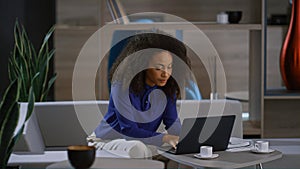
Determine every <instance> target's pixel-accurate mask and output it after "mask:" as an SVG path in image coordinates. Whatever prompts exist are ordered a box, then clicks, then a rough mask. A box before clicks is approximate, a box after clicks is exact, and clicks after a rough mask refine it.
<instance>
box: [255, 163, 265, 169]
mask: <svg viewBox="0 0 300 169" xmlns="http://www.w3.org/2000/svg"><path fill="white" fill-rule="evenodd" d="M255 168H256V169H263V166H262V163H259V164H256V167H255Z"/></svg>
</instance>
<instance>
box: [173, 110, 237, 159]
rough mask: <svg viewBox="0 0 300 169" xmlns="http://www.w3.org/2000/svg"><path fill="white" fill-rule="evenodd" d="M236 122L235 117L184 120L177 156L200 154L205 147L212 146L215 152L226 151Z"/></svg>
mask: <svg viewBox="0 0 300 169" xmlns="http://www.w3.org/2000/svg"><path fill="white" fill-rule="evenodd" d="M234 120H235V116H234V115H228V116H214V117H213V116H211V117H198V118H186V119H184V120H183V124H182V130H181V133H180V136H179V137H180V140H179V143H178V145H177V150H176V154H187V153H199V149H200V147H201V146H203V145H207V146H212V147H213V151H222V150H225V149H226V148H227V146H228V143H229V139H230V135H231V132H232V128H233V124H234Z"/></svg>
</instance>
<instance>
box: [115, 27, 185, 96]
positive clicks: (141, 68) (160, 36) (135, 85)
mask: <svg viewBox="0 0 300 169" xmlns="http://www.w3.org/2000/svg"><path fill="white" fill-rule="evenodd" d="M124 40H126V41H128V43H127V45H126V46H125V48H124V49H123V50H122V52H121V53H120V55H119V56H118V57H117V59H116V61H115V62H114V64H113V65H112V68H111V69H110V72H109V79H110V81H111V83H112V84H113V82H116V81H121V82H122V83H124V82H125V83H127V86H130V87H129V90H130V91H131V92H133V93H134V94H139V93H141V92H142V91H143V90H144V87H145V73H146V70H147V66H148V63H149V60H150V59H151V57H152V56H153V55H154V54H155V53H158V52H160V51H168V52H170V53H171V55H172V58H173V66H172V67H173V72H172V74H171V77H170V78H169V79H168V81H167V83H166V85H165V86H162V87H161V89H162V90H163V91H164V92H165V94H166V95H167V96H168V97H171V98H173V97H174V95H176V97H177V98H178V97H180V88H179V86H180V85H179V83H184V79H185V78H186V77H188V73H187V71H184V69H182V66H180V62H182V63H181V65H182V64H184V65H186V66H187V68H188V69H189V70H190V69H191V62H190V59H189V57H188V56H187V49H186V46H185V44H184V43H183V42H181V41H180V40H178V39H176V38H174V37H172V36H170V35H167V34H166V33H164V32H155V33H153V32H148V33H147V32H146V33H140V34H136V35H133V36H130V37H128V38H127V39H124ZM129 56H130V57H129ZM129 58H130V59H129ZM175 76H176V77H179V78H180V80H179V79H176V80H177V81H176V80H175V78H174V77H175Z"/></svg>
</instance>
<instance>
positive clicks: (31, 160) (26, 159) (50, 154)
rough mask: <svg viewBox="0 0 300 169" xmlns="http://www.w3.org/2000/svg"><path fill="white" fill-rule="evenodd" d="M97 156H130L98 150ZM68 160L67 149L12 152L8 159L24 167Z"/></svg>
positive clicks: (10, 162) (43, 165)
mask: <svg viewBox="0 0 300 169" xmlns="http://www.w3.org/2000/svg"><path fill="white" fill-rule="evenodd" d="M96 157H106V158H129V156H128V154H127V153H126V152H124V151H109V152H108V151H105V150H101V151H96ZM64 160H68V155H67V152H66V151H45V153H44V154H12V155H11V156H10V158H9V160H8V164H9V165H10V166H13V165H21V166H22V168H45V167H46V166H48V165H50V164H52V163H57V162H60V161H64Z"/></svg>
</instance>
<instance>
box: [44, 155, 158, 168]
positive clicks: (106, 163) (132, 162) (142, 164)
mask: <svg viewBox="0 0 300 169" xmlns="http://www.w3.org/2000/svg"><path fill="white" fill-rule="evenodd" d="M50 168H51V169H53V168H72V167H71V165H70V163H69V161H67V160H65V161H61V162H58V163H54V164H51V165H49V166H48V167H47V169H50ZM91 168H105V169H106V168H115V169H121V168H126V169H129V168H131V169H133V168H136V169H140V168H145V169H150V168H155V169H163V168H164V163H163V162H161V161H156V160H147V159H132V158H131V159H128V158H127V159H126V158H117V159H116V158H104V157H98V158H96V159H95V161H94V163H93V165H92V166H91Z"/></svg>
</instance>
